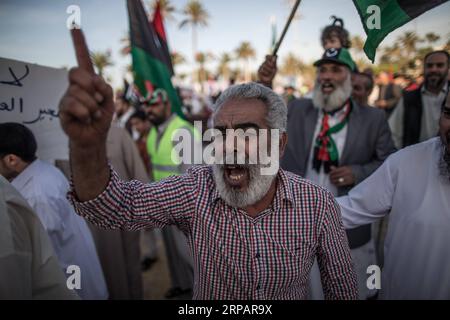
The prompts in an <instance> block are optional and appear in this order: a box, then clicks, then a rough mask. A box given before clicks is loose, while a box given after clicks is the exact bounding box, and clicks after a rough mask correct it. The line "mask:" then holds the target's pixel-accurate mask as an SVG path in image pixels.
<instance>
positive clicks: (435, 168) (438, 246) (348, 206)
mask: <svg viewBox="0 0 450 320" xmlns="http://www.w3.org/2000/svg"><path fill="white" fill-rule="evenodd" d="M444 102H445V101H444ZM438 128H439V135H440V137H433V138H431V139H429V140H427V141H425V142H422V143H419V144H415V145H413V146H409V147H406V148H404V149H402V150H400V151H399V152H397V153H395V154H393V155H391V156H390V157H389V158H388V159H387V160H386V161H385V162H384V163H383V165H382V166H381V167H380V168H378V170H377V171H375V172H374V173H373V174H372V175H371V176H370V177H368V178H367V179H366V180H364V181H363V182H362V183H361V184H359V185H358V186H356V187H355V188H354V189H352V190H351V191H350V192H349V194H348V196H345V197H341V198H338V199H337V201H338V202H339V204H340V205H341V209H342V217H343V219H344V224H345V225H346V226H348V227H350V228H354V227H356V226H358V225H361V224H366V223H370V222H373V221H376V220H378V219H380V218H382V217H384V216H386V215H389V228H388V231H387V235H386V240H385V245H384V267H383V272H382V273H381V277H382V280H381V295H380V297H381V298H382V299H394V300H398V299H426V300H436V299H439V300H449V299H450V251H449V248H448V246H449V243H450V92H449V93H448V94H447V100H446V102H445V104H443V105H441V115H440V119H439V121H438Z"/></svg>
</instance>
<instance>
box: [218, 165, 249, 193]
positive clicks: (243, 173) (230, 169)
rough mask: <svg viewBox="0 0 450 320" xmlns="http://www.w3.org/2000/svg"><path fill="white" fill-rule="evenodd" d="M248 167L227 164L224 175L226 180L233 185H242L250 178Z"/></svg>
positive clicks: (237, 186)
mask: <svg viewBox="0 0 450 320" xmlns="http://www.w3.org/2000/svg"><path fill="white" fill-rule="evenodd" d="M248 175H249V173H248V169H247V168H245V167H243V166H238V165H225V167H224V176H225V180H226V181H227V182H228V184H229V185H230V186H232V187H236V188H239V187H242V186H243V185H244V183H245V182H246V181H247V179H248V178H249V176H248Z"/></svg>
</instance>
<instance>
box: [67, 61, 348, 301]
mask: <svg viewBox="0 0 450 320" xmlns="http://www.w3.org/2000/svg"><path fill="white" fill-rule="evenodd" d="M113 108H114V106H113V103H112V90H111V88H110V87H109V86H108V85H107V84H106V83H105V82H104V80H103V79H102V78H101V77H98V76H95V75H92V74H90V73H89V72H87V71H85V70H84V69H82V68H75V69H72V70H71V71H70V75H69V88H68V90H67V92H66V94H65V95H64V96H63V98H62V100H61V103H60V119H61V125H62V128H63V129H64V131H65V132H66V134H67V135H68V137H69V141H70V160H71V169H72V177H73V189H72V190H71V192H70V194H69V198H70V200H71V202H72V203H73V205H74V207H75V208H76V211H77V213H78V214H80V215H81V216H84V217H85V218H87V219H88V220H89V221H91V222H92V223H94V224H96V225H97V226H100V227H104V228H110V229H117V228H121V229H127V230H138V229H143V228H148V227H159V228H162V227H164V226H166V225H176V226H178V228H180V229H181V230H182V231H183V232H184V233H185V234H186V236H187V237H188V240H189V247H190V250H191V252H192V256H193V259H194V288H193V298H194V299H305V298H306V295H307V279H308V275H309V272H310V270H311V267H312V265H313V262H314V259H316V258H317V261H318V263H319V266H320V270H321V276H322V282H323V285H324V291H325V297H326V298H327V299H355V298H356V297H357V287H356V280H355V274H354V271H353V268H352V263H351V257H350V250H349V248H348V243H347V238H346V236H345V231H344V229H343V227H342V222H341V220H340V214H339V208H338V206H337V204H336V203H335V201H334V199H333V196H332V195H331V194H330V193H329V192H327V191H326V190H324V189H323V188H320V187H318V186H316V185H314V184H313V183H311V182H309V181H307V180H304V179H301V178H300V177H298V176H296V175H294V174H291V173H286V172H285V171H284V170H282V169H279V170H276V173H275V175H274V176H272V177H265V178H262V177H259V178H258V175H259V174H260V173H257V172H254V171H253V169H251V167H249V166H245V165H240V164H236V163H231V164H229V163H226V164H225V165H223V166H216V167H211V166H195V167H193V168H191V169H190V170H188V172H187V173H186V174H183V175H180V176H173V177H169V178H167V179H163V180H161V181H160V182H157V183H152V184H144V183H142V182H139V181H132V182H124V181H121V180H120V179H119V178H118V176H117V174H116V173H115V172H114V170H113V169H112V168H111V167H109V166H108V162H107V158H106V154H105V139H106V133H107V131H108V128H109V125H110V122H111V119H112V114H113ZM213 121H214V127H215V129H216V131H218V132H220V133H221V134H222V135H223V134H225V137H227V136H228V135H229V134H230V133H229V131H230V130H231V131H232V132H234V131H235V130H237V129H242V130H244V131H247V130H250V129H254V130H257V137H258V139H259V140H264V141H266V140H267V141H266V143H267V145H268V150H271V152H274V150H277V151H278V152H279V153H278V154H280V155H281V154H283V152H284V150H285V146H286V143H287V134H286V132H285V131H286V123H287V109H286V105H285V104H284V102H283V100H282V98H281V97H279V96H278V95H277V94H275V93H274V92H273V91H272V90H270V89H268V88H266V87H264V86H262V85H259V84H256V83H249V84H244V85H240V86H233V87H230V88H229V89H227V90H226V91H225V92H223V93H222V95H221V96H220V98H219V99H218V100H217V102H216V105H215V113H214V116H213ZM260 130H268V131H270V132H272V130H275V131H274V132H278V133H279V138H278V139H277V140H276V144H275V145H274V149H272V147H271V143H272V142H271V139H267V137H265V138H264V137H263V135H260V132H261V131H260ZM227 140H228V139H227ZM260 142H261V141H259V142H257V147H259V146H260ZM244 145H245V148H244V149H245V150H244V152H243V153H244V155H245V157H246V158H247V157H248V156H249V154H250V150H251V149H252V146H253V147H254V145H253V144H252V145H250V142H247V140H246V142H245V143H244ZM219 150H222V149H219ZM223 151H226V153H227V155H228V154H231V155H233V156H234V153H235V152H237V151H238V150H237V149H236V144H234V143H233V144H230V145H229V144H228V143H226V144H225V147H224V148H223ZM238 155H239V154H238ZM230 157H231V156H230ZM276 160H279V157H277V159H276ZM258 163H259V162H258ZM260 169H264V168H260ZM277 169H278V166H277ZM256 184H257V185H256ZM238 193H241V194H242V195H239V194H238Z"/></svg>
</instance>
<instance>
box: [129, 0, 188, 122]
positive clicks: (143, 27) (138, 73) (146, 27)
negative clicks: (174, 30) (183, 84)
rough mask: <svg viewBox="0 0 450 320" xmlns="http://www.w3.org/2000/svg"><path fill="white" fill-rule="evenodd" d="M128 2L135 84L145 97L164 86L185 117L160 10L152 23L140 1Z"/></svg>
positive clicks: (176, 109)
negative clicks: (174, 80) (173, 81)
mask: <svg viewBox="0 0 450 320" xmlns="http://www.w3.org/2000/svg"><path fill="white" fill-rule="evenodd" d="M127 5H128V15H129V19H130V40H131V56H132V59H133V74H134V83H135V85H136V86H137V87H138V89H139V91H140V93H141V94H142V95H143V96H144V97H145V96H147V95H148V93H149V91H152V90H155V89H158V88H161V89H164V90H165V91H166V92H167V94H168V96H169V100H170V103H171V106H172V111H173V112H175V113H177V114H178V115H180V116H182V117H184V116H183V113H182V111H181V102H180V99H179V97H178V95H177V93H176V91H175V89H174V87H173V85H172V81H171V76H172V74H173V68H172V62H171V60H170V55H169V51H168V48H167V42H166V36H165V32H164V27H163V22H162V17H161V15H160V13H159V12H158V10H157V12H156V15H155V19H154V21H153V23H150V22H149V20H148V17H147V14H146V12H145V10H144V7H143V6H142V2H141V0H128V1H127ZM158 8H159V6H158ZM150 93H151V92H150Z"/></svg>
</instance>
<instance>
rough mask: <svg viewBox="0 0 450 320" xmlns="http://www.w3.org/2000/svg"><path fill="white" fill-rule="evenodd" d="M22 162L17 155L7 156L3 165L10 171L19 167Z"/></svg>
mask: <svg viewBox="0 0 450 320" xmlns="http://www.w3.org/2000/svg"><path fill="white" fill-rule="evenodd" d="M21 161H22V159H20V158H19V157H18V156H16V155H15V154H12V153H10V154H7V155H6V156H4V157H3V163H4V164H5V165H6V167H7V168H8V169H14V168H16V167H17V165H18V164H19V163H20V162H21Z"/></svg>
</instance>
